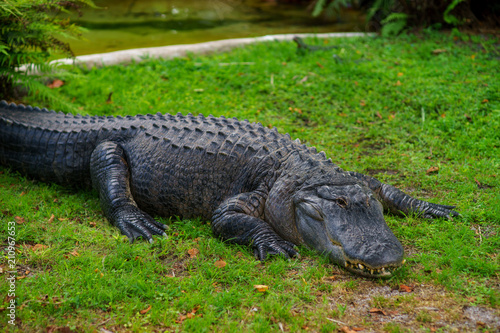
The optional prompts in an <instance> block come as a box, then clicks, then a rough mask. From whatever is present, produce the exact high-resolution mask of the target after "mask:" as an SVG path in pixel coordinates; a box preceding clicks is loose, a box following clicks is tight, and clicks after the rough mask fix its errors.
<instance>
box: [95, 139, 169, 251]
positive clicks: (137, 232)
mask: <svg viewBox="0 0 500 333" xmlns="http://www.w3.org/2000/svg"><path fill="white" fill-rule="evenodd" d="M90 173H91V176H92V185H93V187H94V188H95V189H97V190H98V191H99V197H100V200H101V206H102V209H103V210H104V214H105V215H106V217H107V218H108V220H109V221H110V222H111V224H113V225H114V226H116V227H118V229H120V231H121V233H122V234H124V235H126V236H127V237H128V238H129V240H130V242H131V243H132V242H133V241H134V240H135V239H136V238H137V237H144V238H146V239H147V240H148V241H149V242H150V243H152V242H153V238H152V235H165V232H164V230H165V229H166V226H165V225H164V224H162V223H159V222H157V221H155V220H154V219H153V218H152V217H151V216H149V215H148V214H147V213H145V212H143V211H142V210H140V209H139V208H138V207H137V204H136V203H135V201H134V198H133V197H132V194H131V192H130V173H129V169H128V165H127V162H126V159H125V154H124V151H123V149H122V147H120V146H119V145H118V144H116V143H114V142H109V141H106V142H102V143H101V144H99V145H98V146H97V147H96V148H95V149H94V151H93V152H92V156H91V160H90Z"/></svg>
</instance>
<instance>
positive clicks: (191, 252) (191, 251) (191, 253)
mask: <svg viewBox="0 0 500 333" xmlns="http://www.w3.org/2000/svg"><path fill="white" fill-rule="evenodd" d="M198 253H200V250H198V249H194V248H193V249H189V250H188V254H189V257H190V258H194V257H196V256H197V255H198Z"/></svg>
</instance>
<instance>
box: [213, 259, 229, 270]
mask: <svg viewBox="0 0 500 333" xmlns="http://www.w3.org/2000/svg"><path fill="white" fill-rule="evenodd" d="M214 265H215V267H217V268H224V267H226V265H227V264H226V262H225V261H224V260H217V261H216V262H215V263H214Z"/></svg>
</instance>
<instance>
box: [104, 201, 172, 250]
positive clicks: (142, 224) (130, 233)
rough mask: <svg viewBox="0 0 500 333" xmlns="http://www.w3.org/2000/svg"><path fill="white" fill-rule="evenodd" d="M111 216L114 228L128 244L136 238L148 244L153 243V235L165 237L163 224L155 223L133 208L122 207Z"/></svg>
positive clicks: (149, 217)
mask: <svg viewBox="0 0 500 333" xmlns="http://www.w3.org/2000/svg"><path fill="white" fill-rule="evenodd" d="M112 215H113V220H114V224H115V226H116V227H118V229H120V231H121V233H122V234H123V235H125V236H127V237H128V239H129V240H130V243H133V242H134V241H135V240H136V239H137V238H138V237H143V238H145V239H147V240H148V242H150V243H153V235H160V236H166V235H167V234H166V233H165V230H166V229H167V226H166V225H165V224H163V223H160V222H157V221H156V220H155V219H153V218H152V217H151V216H149V215H148V214H147V213H145V212H143V211H141V210H140V209H139V208H137V207H135V206H127V207H122V208H121V209H119V210H117V211H116V212H115V213H114V214H112Z"/></svg>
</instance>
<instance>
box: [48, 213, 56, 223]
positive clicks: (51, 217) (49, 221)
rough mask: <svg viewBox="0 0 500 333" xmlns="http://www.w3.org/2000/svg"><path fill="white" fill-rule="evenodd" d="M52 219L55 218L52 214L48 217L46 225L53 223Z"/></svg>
mask: <svg viewBox="0 0 500 333" xmlns="http://www.w3.org/2000/svg"><path fill="white" fill-rule="evenodd" d="M54 217H55V216H54V214H52V215H50V218H49V220H48V221H47V222H48V223H52V222H54Z"/></svg>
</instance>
